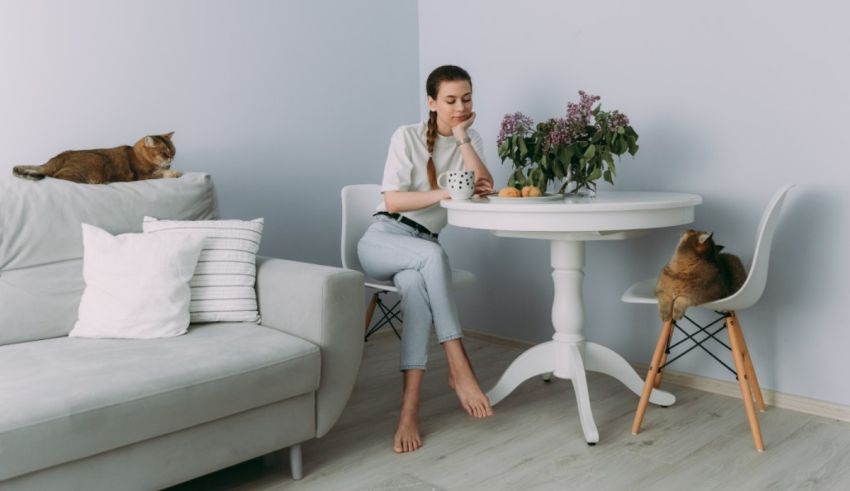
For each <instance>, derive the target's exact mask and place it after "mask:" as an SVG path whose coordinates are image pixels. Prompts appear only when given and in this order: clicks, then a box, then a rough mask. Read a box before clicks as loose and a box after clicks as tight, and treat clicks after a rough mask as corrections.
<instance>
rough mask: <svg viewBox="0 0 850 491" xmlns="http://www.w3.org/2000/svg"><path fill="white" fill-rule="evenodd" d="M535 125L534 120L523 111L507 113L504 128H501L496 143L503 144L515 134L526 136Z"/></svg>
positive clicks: (503, 121)
mask: <svg viewBox="0 0 850 491" xmlns="http://www.w3.org/2000/svg"><path fill="white" fill-rule="evenodd" d="M533 127H534V121H532V119H531V118H529V117H528V116H526V115H524V114H523V113H521V112H515V113H513V114H505V118H504V119H502V128H501V129H500V130H499V137H498V138H496V144H497V145H499V146H501V145H502V143H504V141H505V140H507V139H508V138H511V137H512V136H514V135H519V136H523V137H524V136H526V135H527V134H529V133H530V132H531V129H532V128H533Z"/></svg>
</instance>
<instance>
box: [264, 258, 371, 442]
mask: <svg viewBox="0 0 850 491" xmlns="http://www.w3.org/2000/svg"><path fill="white" fill-rule="evenodd" d="M363 298H364V287H363V274H362V273H360V272H357V271H352V270H348V269H341V268H335V267H331V266H320V265H317V264H309V263H303V262H298V261H287V260H284V259H272V258H266V257H258V258H257V302H258V303H259V308H260V316H261V317H262V325H263V326H266V327H271V328H274V329H278V330H280V331H283V332H287V333H289V334H293V335H295V336H298V337H301V338H304V339H306V340H308V341H311V342H313V343H315V344H317V345H318V346H319V348H320V349H321V354H322V373H321V379H320V382H319V390H318V392H317V393H316V437H321V436H324V434H325V433H327V432H328V431H329V430H330V429H331V427H333V425H334V424H335V423H336V421H337V419H338V418H339V415H340V414H341V413H342V410H343V408H344V407H345V404H346V403H347V402H348V398H349V396H350V395H351V390H352V388H353V387H354V382H355V380H356V379H357V372H358V369H359V368H360V359H361V357H362V355H363V314H364V302H363Z"/></svg>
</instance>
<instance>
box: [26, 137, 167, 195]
mask: <svg viewBox="0 0 850 491" xmlns="http://www.w3.org/2000/svg"><path fill="white" fill-rule="evenodd" d="M173 134H174V132H173V131H172V132H171V133H166V134H165V135H150V136H146V137H144V138H142V139H141V140H139V141H137V142H136V144H135V145H133V146H132V147H131V146H128V145H123V146H120V147H115V148H104V149H98V150H68V151H67V152H62V153H60V154H59V155H57V156H55V157H53V158H52V159H50V160H48V161H47V163H46V164H42V165H19V166H17V167H15V168H14V170H13V171H12V174H14V175H16V176H18V177H21V178H24V179H32V180H38V179H44V178H45V177H54V178H56V179H65V180H68V181H74V182H81V183H86V184H106V183H110V182H122V181H140V180H142V179H160V178H163V177H180V176H181V175H182V173H180V172H178V171H176V170H171V169H170V167H171V161H172V160H173V159H174V153H175V150H174V144H173V143H171V135H173Z"/></svg>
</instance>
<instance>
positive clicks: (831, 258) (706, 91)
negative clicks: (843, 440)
mask: <svg viewBox="0 0 850 491" xmlns="http://www.w3.org/2000/svg"><path fill="white" fill-rule="evenodd" d="M783 4H787V5H779V2H769V1H767V0H759V1H752V2H733V1H730V0H724V1H720V2H676V1H673V0H667V1H661V0H654V1H647V2H614V1H610V0H605V1H596V2H563V1H555V0H549V1H543V0H531V1H528V2H523V3H517V2H515V1H505V0H500V1H493V0H486V1H485V0H469V1H465V2H455V1H450V0H428V1H420V2H419V50H420V51H419V54H420V56H419V67H420V79H424V77H425V76H427V74H428V72H429V71H430V70H431V69H432V68H434V67H435V66H437V65H440V64H444V63H454V64H459V65H461V66H463V67H465V68H467V69H468V70H469V71H470V72H471V74H472V77H473V81H474V90H475V108H476V111H477V112H478V115H479V118H478V120H477V121H476V127H477V128H478V130H479V131H480V132H481V133H482V136H483V137H484V138H485V141H486V142H488V143H486V149H487V150H486V155H485V157H486V159H487V161H488V162H489V164H490V168H491V169H492V170H494V174H495V177H496V180H497V185H504V183H505V181H506V179H507V172H506V168H505V167H506V166H505V167H503V166H501V165H500V164H499V160H498V157H497V155H496V144H495V139H496V136H497V134H498V129H499V122H500V121H501V118H502V116H503V115H504V114H505V113H508V112H513V111H517V110H521V111H523V112H525V113H526V114H528V115H530V116H532V117H533V118H535V120H537V121H539V120H541V119H545V118H548V117H553V116H559V115H561V114H563V111H564V107H565V105H566V102H567V101H568V100H576V98H577V97H578V96H577V91H578V90H580V89H584V90H586V91H589V92H590V93H593V94H599V95H601V96H602V103H603V105H604V106H605V107H607V108H609V109H611V108H616V109H620V110H622V111H624V112H625V113H626V114H628V115H629V116H630V117H631V120H632V124H633V126H634V127H635V129H636V130H637V132H638V133H639V134H640V141H639V143H640V145H641V149H640V151H639V153H638V155H637V156H636V158H635V159H634V160H632V159H630V158H627V159H625V160H624V161H623V162H622V164H621V165H620V166H618V171H619V175H618V177H617V179H616V189H620V190H659V191H685V192H692V193H698V194H700V195H702V197H703V199H704V204H703V205H702V206H700V207H699V208H698V209H697V217H696V222H695V226H697V227H698V228H702V229H707V230H713V231H714V232H715V234H716V238H717V239H718V241H719V243H722V244H724V245H726V246H727V248H728V249H729V250H731V251H733V252H738V253H739V254H740V255H741V256H743V257H744V258H745V261H746V260H748V259H749V258H750V257H751V253H752V248H753V246H754V238H755V237H754V235H755V228H756V226H757V224H758V220H759V217H760V215H761V212H762V209H763V207H764V205H765V204H766V203H767V201H768V200H769V198H770V196H771V195H772V194H773V192H774V191H775V190H776V189H777V188H778V187H779V186H780V185H781V184H782V183H785V182H795V183H797V184H798V187H797V188H796V189H795V190H794V191H793V192H792V195H791V196H790V197H789V199H788V200H787V202H786V208H785V211H784V215H783V218H782V222H781V225H780V228H779V230H778V233H777V236H776V240H775V243H774V244H775V246H774V250H773V254H772V256H771V258H772V259H771V271H770V276H769V280H768V281H769V283H768V286H767V289H766V291H765V294H764V296H763V297H762V299H761V301H760V302H759V303H758V304H757V305H756V306H755V307H753V308H752V309H750V310H747V311H745V312H742V313H741V319H742V324H743V327H744V332H745V333H746V335H747V338H748V341H749V345H750V350H751V352H752V355H753V358H754V359H755V363H756V370H757V372H758V374H759V378H760V380H761V382H762V385H763V386H765V387H767V388H772V389H775V390H779V391H782V392H785V393H791V394H798V395H803V396H808V397H813V398H817V399H822V400H827V401H832V402H836V403H841V404H850V383H848V382H847V377H846V373H847V371H848V368H850V362H847V361H846V360H847V350H848V347H850V330H848V329H847V318H848V312H847V310H846V305H847V302H846V300H844V298H845V297H846V295H847V287H846V285H847V284H848V280H849V279H850V268H848V265H849V264H850V260H848V257H847V255H846V254H845V253H844V252H843V250H844V249H845V245H846V244H847V243H848V239H850V237H849V236H848V231H847V223H848V219H847V217H848V210H850V192H848V191H850V186H848V184H847V181H846V179H847V178H848V172H847V171H846V168H847V165H848V164H847V160H848V158H847V149H846V142H847V138H846V136H845V135H846V133H847V131H848V129H850V125H848V119H847V118H848V114H850V95H848V94H850V92H848V87H850V65H848V63H847V60H848V55H850V50H849V49H848V46H850V31H848V30H847V28H846V19H848V18H850V7H847V6H846V4H844V3H841V2H810V3H806V4H803V3H800V2H794V3H792V2H783ZM423 107H424V106H423ZM422 111H423V112H422V113H421V114H422V115H423V116H424V109H422ZM681 230H682V229H681V228H677V229H668V230H664V231H659V232H658V233H655V234H654V235H653V236H651V237H648V238H644V239H639V240H632V241H620V242H595V243H589V244H588V248H587V267H586V270H585V271H586V280H585V288H584V294H585V304H586V306H587V312H586V322H587V329H586V333H587V336H588V338H589V339H591V340H595V341H598V342H601V343H603V344H605V345H607V346H610V347H612V348H613V349H615V350H616V351H618V352H620V353H622V354H624V355H625V356H626V357H627V358H629V359H631V360H635V361H644V362H645V361H647V360H648V358H649V356H650V355H651V350H652V346H653V345H654V341H655V339H656V337H657V333H658V329H659V326H658V324H659V323H658V321H657V314H656V313H655V312H654V311H653V309H652V308H650V307H641V306H633V305H626V304H622V303H621V302H620V300H619V298H620V295H621V294H622V292H623V291H624V290H625V289H626V288H627V287H628V285H629V284H631V283H632V282H634V281H636V280H639V279H642V278H645V277H651V276H654V275H655V274H656V273H657V272H658V270H660V268H661V267H662V266H663V264H664V262H665V261H666V260H667V259H668V258H669V256H670V254H672V252H673V246H674V244H675V240H676V237H677V236H678V234H679V233H680V231H681ZM444 235H445V239H444V240H445V243H446V246H447V248H448V249H449V253H450V255H451V256H452V257H453V259H454V265H455V266H459V267H464V268H467V269H470V270H472V271H474V272H475V273H477V274H478V276H479V279H480V282H479V287H478V288H477V289H475V290H474V291H469V292H468V293H465V294H463V296H462V297H461V300H462V302H461V311H462V315H463V317H464V323H465V324H466V325H467V326H470V327H475V328H479V329H484V330H489V331H491V332H494V333H497V334H500V335H506V336H511V337H514V338H522V339H527V340H533V341H541V340H545V339H548V338H549V337H551V333H552V330H551V323H550V310H551V298H552V285H551V277H550V273H551V270H550V269H549V264H548V246H547V244H546V243H545V242H542V241H540V242H537V241H531V240H529V241H522V240H518V239H500V238H495V237H492V236H490V235H488V234H486V233H478V232H473V231H470V230H460V229H452V230H449V229H447V231H446V233H445V234H444ZM485 290H486V291H487V292H490V293H485ZM673 369H676V370H681V371H688V372H692V373H697V374H702V375H705V376H711V377H722V378H727V379H728V378H729V374H728V373H726V372H725V371H724V369H722V368H721V367H719V366H717V365H716V364H715V362H713V360H711V359H710V358H708V356H707V355H701V354H698V353H693V354H690V355H689V356H688V357H686V358H684V359H682V360H680V362H677V365H674V366H673Z"/></svg>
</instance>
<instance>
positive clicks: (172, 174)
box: [162, 169, 183, 177]
mask: <svg viewBox="0 0 850 491" xmlns="http://www.w3.org/2000/svg"><path fill="white" fill-rule="evenodd" d="M182 175H183V173H182V172H180V171H179V170H172V169H168V170H164V171H162V177H180V176H182Z"/></svg>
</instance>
